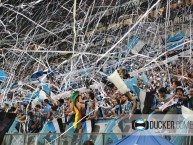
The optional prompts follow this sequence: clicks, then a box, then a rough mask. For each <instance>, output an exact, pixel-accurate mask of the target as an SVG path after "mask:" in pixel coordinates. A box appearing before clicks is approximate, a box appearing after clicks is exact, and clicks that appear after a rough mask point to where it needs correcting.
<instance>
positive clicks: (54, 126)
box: [47, 119, 63, 133]
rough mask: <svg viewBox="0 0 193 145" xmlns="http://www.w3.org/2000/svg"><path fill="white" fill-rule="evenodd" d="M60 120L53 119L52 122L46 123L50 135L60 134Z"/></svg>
mask: <svg viewBox="0 0 193 145" xmlns="http://www.w3.org/2000/svg"><path fill="white" fill-rule="evenodd" d="M59 120H61V119H53V120H52V121H48V123H47V124H48V126H49V129H50V132H51V133H61V132H62V131H63V130H61V128H60V123H62V122H60V121H59Z"/></svg>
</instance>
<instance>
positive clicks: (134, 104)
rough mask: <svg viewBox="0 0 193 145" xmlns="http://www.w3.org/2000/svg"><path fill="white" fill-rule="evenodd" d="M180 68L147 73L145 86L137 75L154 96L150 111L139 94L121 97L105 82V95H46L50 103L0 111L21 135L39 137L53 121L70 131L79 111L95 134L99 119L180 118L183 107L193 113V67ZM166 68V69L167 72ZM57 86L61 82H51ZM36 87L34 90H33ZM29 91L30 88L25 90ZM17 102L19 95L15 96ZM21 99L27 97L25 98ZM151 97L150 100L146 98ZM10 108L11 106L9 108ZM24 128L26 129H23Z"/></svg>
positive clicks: (122, 71) (6, 105) (17, 104)
mask: <svg viewBox="0 0 193 145" xmlns="http://www.w3.org/2000/svg"><path fill="white" fill-rule="evenodd" d="M183 65H184V66H183V67H182V66H181V65H178V64H169V65H168V66H162V69H163V70H168V71H162V70H161V68H159V67H157V68H155V69H152V70H148V71H147V76H148V85H144V82H143V80H142V78H141V75H138V84H137V86H138V87H139V88H140V89H143V90H145V91H146V92H151V93H152V94H153V96H154V98H153V102H150V103H149V106H150V107H149V108H146V110H142V111H141V109H140V108H141V106H140V100H139V97H138V96H137V94H136V93H135V92H134V91H132V90H130V92H127V93H125V94H121V93H120V92H119V91H118V90H117V88H116V87H115V86H114V85H113V84H111V83H110V82H108V81H106V86H105V88H104V92H99V91H98V90H90V91H89V92H83V93H82V92H74V93H73V95H72V96H69V97H68V98H63V97H62V98H59V99H53V98H52V97H50V95H49V94H46V97H47V99H44V100H43V101H42V102H38V103H36V104H35V106H34V107H32V106H33V105H32V103H31V102H30V101H23V102H15V103H13V102H12V103H4V106H2V107H1V109H0V111H1V112H12V113H16V114H17V117H18V123H17V125H16V129H17V131H18V132H31V133H38V132H40V131H41V129H42V127H43V125H44V123H45V122H47V121H51V120H53V119H59V118H60V119H61V123H60V125H61V124H62V127H61V128H62V132H64V131H65V130H67V128H68V125H69V124H70V123H72V122H78V120H76V115H77V111H76V110H75V107H74V106H76V108H77V109H78V112H79V113H80V114H79V115H80V116H79V118H78V119H80V120H81V122H84V121H86V120H91V126H92V131H93V132H94V125H95V122H96V121H97V120H98V119H109V118H115V119H117V118H121V119H122V120H125V119H128V118H129V117H130V116H131V114H140V113H144V114H150V113H157V114H181V113H182V112H181V106H182V105H184V106H186V107H188V108H190V109H191V110H193V71H192V70H193V68H192V67H193V66H192V64H191V63H190V61H186V62H184V64H183ZM166 67H167V68H166ZM126 72H127V71H126V67H121V68H120V69H119V75H120V76H121V77H122V78H123V79H131V78H132V77H130V76H129V75H128V74H127V73H126ZM95 77H96V80H102V79H100V77H102V76H101V75H100V74H96V75H95ZM49 82H50V83H51V84H54V85H55V86H57V85H59V83H60V82H55V81H54V80H53V78H52V79H50V80H49ZM34 87H35V86H34ZM26 89H29V88H26ZM51 91H52V92H57V88H56V87H52V90H51ZM13 97H14V98H17V97H18V94H14V95H13ZM13 97H10V96H9V97H8V98H7V102H11V101H12V99H13ZM19 97H24V98H25V95H24V94H22V95H21V96H19ZM147 97H148V96H147ZM172 98H178V102H177V104H175V105H173V106H170V107H168V108H166V109H164V110H160V109H159V107H160V106H161V105H162V104H164V103H166V102H168V101H170V100H171V99H172ZM10 104H11V105H10ZM81 122H80V123H78V124H80V125H79V126H78V127H77V128H76V129H77V130H76V131H77V132H79V133H81V132H82V127H81ZM23 124H25V127H24V125H23Z"/></svg>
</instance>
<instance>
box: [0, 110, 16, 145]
mask: <svg viewBox="0 0 193 145" xmlns="http://www.w3.org/2000/svg"><path fill="white" fill-rule="evenodd" d="M15 117H16V114H15V113H6V112H0V144H2V141H3V138H4V135H5V133H6V132H8V130H9V128H10V127H11V125H12V124H13V122H14V120H15Z"/></svg>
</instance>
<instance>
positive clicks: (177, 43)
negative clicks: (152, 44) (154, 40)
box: [166, 32, 185, 50]
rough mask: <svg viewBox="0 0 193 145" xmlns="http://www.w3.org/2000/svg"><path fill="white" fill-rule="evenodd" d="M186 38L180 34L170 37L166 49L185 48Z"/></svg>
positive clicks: (182, 33) (183, 34)
mask: <svg viewBox="0 0 193 145" xmlns="http://www.w3.org/2000/svg"><path fill="white" fill-rule="evenodd" d="M184 38H185V33H184V32H180V33H179V34H177V35H175V36H173V37H170V38H168V39H167V40H166V49H168V50H169V49H174V48H175V49H177V48H180V47H183V46H184V45H183V44H184V42H185V41H184Z"/></svg>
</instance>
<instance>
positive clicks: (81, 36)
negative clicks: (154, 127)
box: [0, 0, 193, 145]
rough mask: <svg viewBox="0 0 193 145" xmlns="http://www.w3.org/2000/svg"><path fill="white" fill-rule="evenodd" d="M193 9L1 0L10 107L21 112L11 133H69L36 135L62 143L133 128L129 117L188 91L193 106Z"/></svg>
mask: <svg viewBox="0 0 193 145" xmlns="http://www.w3.org/2000/svg"><path fill="white" fill-rule="evenodd" d="M192 10H193V2H192V1H191V0H177V1H176V0H66V1H64V0H2V1H0V112H1V113H14V114H15V115H17V116H15V117H13V120H12V122H9V123H7V125H5V126H9V127H5V128H8V129H6V131H2V134H3V135H5V133H6V132H7V133H9V134H11V133H15V132H17V133H44V134H45V133H49V132H51V133H61V134H60V135H58V136H54V135H53V136H52V137H51V136H49V137H47V136H44V135H39V136H36V138H33V139H31V140H30V139H27V141H28V143H29V144H35V143H36V144H37V143H41V144H45V143H48V144H54V143H56V141H58V140H59V139H61V138H64V137H65V136H67V135H66V134H68V133H112V132H114V133H123V132H124V133H125V132H127V133H131V132H130V131H131V130H127V127H126V126H129V125H128V124H129V123H128V122H127V123H125V120H129V119H130V118H131V116H132V115H133V114H151V113H152V112H153V113H155V112H157V114H158V113H159V111H162V113H163V112H164V110H165V109H166V108H170V107H171V104H172V105H174V104H175V105H176V102H175V100H173V98H175V97H174V96H175V95H177V96H178V95H179V94H177V92H178V90H182V91H183V95H184V96H189V97H187V98H188V99H187V100H186V99H184V98H183V97H182V100H183V101H184V102H191V103H192V106H193V101H192V100H191V98H193V96H192V95H193V93H192V92H193V89H192V88H193V59H192V54H193V51H192V28H193V27H192ZM179 87H181V88H179ZM160 93H165V94H167V95H169V99H168V100H167V99H166V100H163V99H162V97H163V95H160ZM181 95H182V94H181ZM147 96H149V97H147ZM150 96H151V97H150ZM152 96H153V97H152ZM160 98H161V99H160ZM156 100H158V101H159V103H158V104H156V103H155V102H156ZM170 101H171V102H170ZM178 102H179V101H178ZM184 102H183V103H182V105H184V106H185V107H187V108H186V109H188V108H189V110H188V111H191V110H192V109H193V107H192V106H191V105H189V106H187V105H185V104H186V103H184ZM164 103H165V106H161V107H160V104H161V105H164ZM167 103H168V104H170V106H169V105H168V104H167ZM125 104H127V105H125ZM187 104H188V103H187ZM157 105H158V106H157ZM148 106H151V107H148ZM152 106H155V107H154V108H153V107H152ZM190 106H191V107H190ZM178 113H179V112H178ZM165 114H167V113H166V112H165ZM180 114H183V112H182V111H181V112H180ZM2 118H3V117H2ZM186 118H188V117H186ZM1 121H3V119H0V123H1ZM56 122H57V123H56ZM101 122H102V123H101ZM14 123H15V124H14ZM130 123H131V122H130ZM55 124H58V125H57V127H56V126H55ZM120 124H121V125H120ZM97 125H98V126H100V127H99V128H97ZM85 126H86V127H85ZM56 128H57V129H56ZM85 128H86V129H85ZM3 135H2V136H3ZM48 138H49V139H48ZM69 138H70V137H69ZM75 138H78V139H77V140H76V139H75V143H78V142H79V143H80V144H83V142H84V141H86V140H89V139H91V140H92V141H93V142H95V144H96V145H102V144H103V143H104V144H110V143H114V142H116V141H118V140H119V139H121V138H122V137H120V136H119V135H116V134H112V135H109V136H107V137H106V138H105V139H104V140H102V139H101V138H100V137H99V136H98V137H94V135H93V136H92V135H91V136H90V135H86V136H85V135H83V136H76V137H75ZM8 140H9V139H8V137H7V138H4V140H3V139H1V137H0V143H1V142H4V144H5V145H6V144H15V142H17V143H19V144H22V143H21V142H22V140H23V138H17V137H16V138H15V139H14V140H13V141H11V142H9V143H6V142H7V141H8ZM73 140H74V138H73V137H72V138H71V141H69V140H68V143H69V142H72V141H73ZM179 140H180V141H181V142H180V141H179ZM183 141H185V138H170V142H171V143H174V144H177V143H183ZM188 141H189V140H188ZM188 141H187V140H186V142H188ZM68 143H66V144H68ZM190 143H191V141H190ZM179 145H180V144H179Z"/></svg>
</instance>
